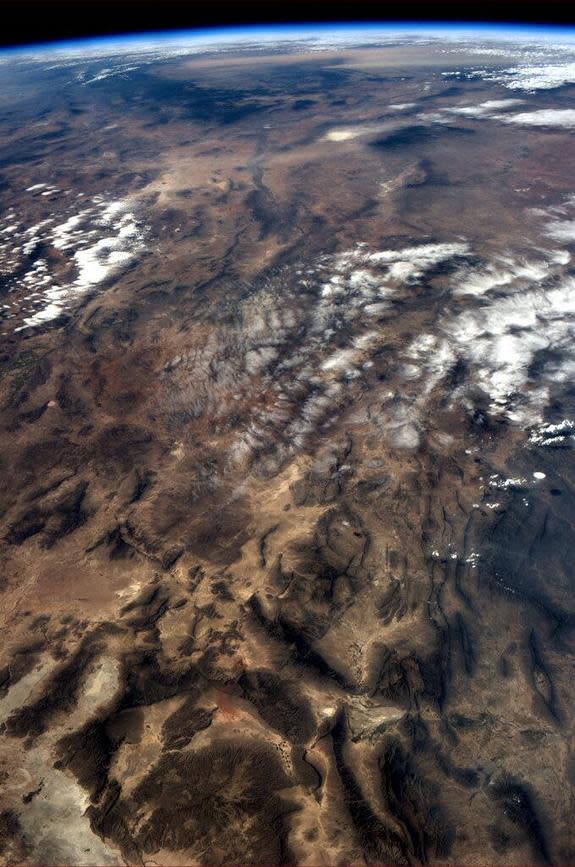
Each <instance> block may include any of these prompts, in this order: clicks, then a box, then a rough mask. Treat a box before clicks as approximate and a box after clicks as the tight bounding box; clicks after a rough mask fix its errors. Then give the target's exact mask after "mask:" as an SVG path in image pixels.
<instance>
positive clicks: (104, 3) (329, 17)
mask: <svg viewBox="0 0 575 867" xmlns="http://www.w3.org/2000/svg"><path fill="white" fill-rule="evenodd" d="M0 9H1V11H2V32H1V33H0V45H3V46H8V45H20V44H27V43H34V42H48V41H52V40H62V39H75V38H81V37H89V36H107V35H115V34H122V33H134V32H146V31H158V30H177V29H187V28H194V27H213V26H216V27H217V26H233V25H249V24H267V23H291V22H314V21H318V22H329V21H381V20H387V21H394V20H401V21H406V20H411V21H421V20H427V21H450V20H451V21H454V20H455V21H491V22H501V23H505V22H518V23H532V24H556V25H561V24H563V25H565V24H575V9H574V5H573V4H572V3H567V2H565V0H548V2H546V3H545V4H544V5H543V4H537V6H535V4H533V8H532V9H531V10H530V9H529V6H528V5H527V4H526V3H525V2H520V0H501V2H496V0H483V2H480V0H468V2H466V3H465V4H464V5H463V6H462V4H461V3H460V2H459V3H457V4H456V3H455V2H449V0H434V2H430V0H427V2H423V0H414V2H410V3H406V4H404V5H401V6H398V5H397V4H393V9H390V6H388V4H385V3H383V2H374V0H349V2H347V3H342V2H336V0H331V2H328V0H284V2H277V0H276V2H275V3H271V2H269V0H266V2H263V0H215V2H214V0H212V2H205V0H202V2H199V0H3V2H2V4H1V6H0Z"/></svg>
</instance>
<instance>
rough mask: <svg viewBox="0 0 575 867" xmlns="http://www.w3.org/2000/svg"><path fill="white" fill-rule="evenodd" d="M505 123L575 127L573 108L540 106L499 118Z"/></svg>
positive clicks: (574, 109)
mask: <svg viewBox="0 0 575 867" xmlns="http://www.w3.org/2000/svg"><path fill="white" fill-rule="evenodd" d="M501 119H502V120H504V121H505V123H517V124H521V125H522V126H554V127H563V128H565V129H573V128H575V108H542V109H538V110H537V111H522V112H519V114H511V115H506V116H505V117H503V118H501Z"/></svg>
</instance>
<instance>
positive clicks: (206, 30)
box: [0, 18, 575, 54]
mask: <svg viewBox="0 0 575 867" xmlns="http://www.w3.org/2000/svg"><path fill="white" fill-rule="evenodd" d="M348 31H352V32H353V31H357V32H359V33H361V32H366V31H387V32H390V33H394V32H396V33H417V32H436V33H438V34H441V33H446V32H452V33H461V34H465V33H468V34H477V33H478V32H485V33H488V34H490V35H497V34H498V33H500V34H501V35H502V36H513V35H515V36H520V35H521V36H528V35H529V34H532V33H533V34H537V35H538V36H539V37H541V36H547V37H553V36H557V35H563V36H567V35H570V36H575V24H564V23H555V22H548V23H539V22H525V21H518V20H504V21H503V20H501V21H494V20H489V19H477V20H473V21H470V20H462V19H455V18H454V19H450V18H444V19H417V20H415V19H413V20H410V19H397V20H396V19H381V20H375V19H366V20H361V19H358V20H355V21H346V20H341V19H337V20H333V21H325V20H317V21H294V22H279V23H274V22H271V21H270V22H262V23H259V24H225V25H219V26H215V25H214V26H212V25H210V26H203V25H202V26H198V27H186V28H170V29H165V30H164V29H159V30H157V29H153V30H146V29H143V30H133V31H129V32H128V31H125V32H124V31H122V32H118V33H117V34H114V35H109V34H102V35H90V36H85V35H82V36H78V37H74V38H71V39H52V40H47V41H42V42H34V41H32V42H25V43H24V42H23V43H19V44H16V45H5V46H0V53H2V54H6V53H10V54H17V53H20V54H22V53H28V52H30V51H35V52H36V51H54V50H66V49H68V50H70V49H74V48H76V49H79V48H84V47H89V46H102V45H110V46H113V45H116V44H118V45H125V44H126V43H130V44H135V45H137V44H138V43H145V44H149V43H153V44H169V43H172V44H179V41H181V40H183V41H191V40H194V41H201V40H202V38H203V39H205V40H209V41H213V40H216V39H225V40H226V41H227V39H229V38H233V37H249V36H250V35H254V36H259V37H260V38H263V37H265V36H266V35H267V36H269V37H273V36H277V35H278V34H279V35H282V36H285V37H286V38H290V37H291V38H297V37H300V38H302V37H306V38H310V37H313V35H314V34H317V33H322V32H323V33H342V32H348Z"/></svg>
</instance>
